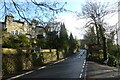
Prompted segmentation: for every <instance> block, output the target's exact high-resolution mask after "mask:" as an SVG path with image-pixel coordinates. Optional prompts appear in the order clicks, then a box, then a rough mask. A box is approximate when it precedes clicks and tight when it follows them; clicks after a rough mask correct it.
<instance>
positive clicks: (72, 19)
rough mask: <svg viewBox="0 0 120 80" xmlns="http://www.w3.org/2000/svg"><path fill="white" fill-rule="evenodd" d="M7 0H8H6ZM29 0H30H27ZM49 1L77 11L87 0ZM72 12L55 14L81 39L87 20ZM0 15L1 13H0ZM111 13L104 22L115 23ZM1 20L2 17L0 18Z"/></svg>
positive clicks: (115, 18)
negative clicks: (64, 3) (60, 3)
mask: <svg viewBox="0 0 120 80" xmlns="http://www.w3.org/2000/svg"><path fill="white" fill-rule="evenodd" d="M0 1H1V0H0ZM6 1H9V0H6ZM16 1H20V2H24V1H25V0H16ZM28 1H30V0H28ZM36 1H37V2H40V1H41V2H42V1H43V0H36ZM46 1H48V0H46ZM50 1H58V2H62V3H63V2H67V4H66V5H65V6H64V8H65V9H67V10H71V11H73V12H75V11H77V12H81V7H82V5H84V3H85V1H88V0H50ZM89 1H97V2H101V3H104V2H109V1H108V0H89ZM116 1H117V0H110V2H109V3H110V4H113V3H114V2H116ZM0 8H1V6H0ZM73 12H63V13H59V14H57V15H56V17H57V20H58V21H61V22H64V23H65V26H66V28H67V31H68V33H72V34H73V36H74V37H76V38H77V39H83V36H84V34H85V28H83V27H84V25H85V24H86V22H87V20H86V19H84V18H82V19H78V17H77V16H76V14H75V13H73ZM13 15H14V16H15V17H17V19H19V17H18V15H15V14H13ZM27 15H33V14H29V12H28V13H27ZM0 16H1V14H0ZM110 16H111V15H108V16H107V17H106V20H105V21H106V23H107V24H109V25H114V24H115V23H117V20H118V14H115V15H114V16H112V17H110ZM0 20H2V19H0Z"/></svg>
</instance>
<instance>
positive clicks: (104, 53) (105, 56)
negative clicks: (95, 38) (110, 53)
mask: <svg viewBox="0 0 120 80" xmlns="http://www.w3.org/2000/svg"><path fill="white" fill-rule="evenodd" d="M99 30H100V35H101V37H102V43H103V56H104V61H105V60H107V50H106V38H105V37H104V33H103V29H102V25H99Z"/></svg>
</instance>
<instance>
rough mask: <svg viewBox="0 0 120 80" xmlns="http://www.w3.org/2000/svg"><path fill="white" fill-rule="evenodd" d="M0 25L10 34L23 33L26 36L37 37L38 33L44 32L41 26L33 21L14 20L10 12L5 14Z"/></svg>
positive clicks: (42, 33)
mask: <svg viewBox="0 0 120 80" xmlns="http://www.w3.org/2000/svg"><path fill="white" fill-rule="evenodd" d="M0 27H1V28H2V30H3V31H6V32H8V33H10V34H11V35H20V34H25V35H26V36H27V37H28V38H37V35H38V34H41V35H44V34H45V32H44V30H43V28H40V27H39V26H37V25H36V23H35V21H31V23H28V22H27V21H20V20H15V19H14V16H13V15H12V14H8V15H6V16H5V22H0Z"/></svg>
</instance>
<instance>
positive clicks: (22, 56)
mask: <svg viewBox="0 0 120 80" xmlns="http://www.w3.org/2000/svg"><path fill="white" fill-rule="evenodd" d="M59 57H60V58H63V53H62V52H59ZM55 60H57V56H56V49H52V51H51V52H50V51H49V49H42V50H41V52H40V53H33V52H32V49H27V50H25V49H24V50H23V49H10V48H3V49H2V74H3V76H5V75H9V74H15V73H17V72H20V71H24V70H31V69H33V68H34V67H36V66H42V65H43V64H46V63H49V62H51V61H55Z"/></svg>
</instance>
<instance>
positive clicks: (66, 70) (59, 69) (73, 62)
mask: <svg viewBox="0 0 120 80" xmlns="http://www.w3.org/2000/svg"><path fill="white" fill-rule="evenodd" d="M85 63H86V51H85V50H81V51H80V52H78V53H76V54H74V55H73V56H71V57H69V58H67V59H65V60H63V61H61V62H59V63H56V64H53V65H48V66H47V67H46V66H45V67H44V68H40V69H38V70H36V71H33V72H32V73H30V74H27V75H24V76H22V77H20V78H84V77H85Z"/></svg>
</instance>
